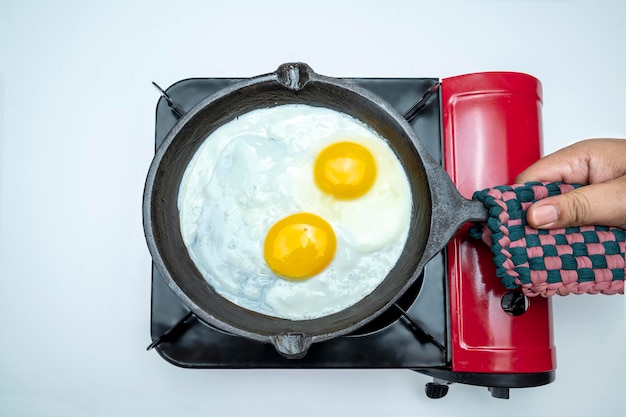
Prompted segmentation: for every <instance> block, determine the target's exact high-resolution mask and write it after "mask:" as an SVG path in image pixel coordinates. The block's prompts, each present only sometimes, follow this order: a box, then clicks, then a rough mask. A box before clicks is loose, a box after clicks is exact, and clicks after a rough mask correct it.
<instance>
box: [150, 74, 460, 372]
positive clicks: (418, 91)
mask: <svg viewBox="0 0 626 417" xmlns="http://www.w3.org/2000/svg"><path fill="white" fill-rule="evenodd" d="M241 80H242V79H236V78H228V79H226V78H205V79H188V80H183V81H179V82H178V83H176V84H174V85H172V86H171V87H169V88H168V89H167V90H163V89H162V88H161V87H159V86H158V85H157V84H156V83H153V85H154V87H155V88H156V89H157V90H158V91H159V92H160V93H161V99H160V100H159V102H158V105H157V110H156V129H155V146H156V147H157V148H158V147H159V146H160V145H161V143H162V142H163V140H164V138H165V136H166V135H167V133H168V132H169V131H170V129H171V128H172V127H173V126H174V125H175V124H176V122H177V120H178V119H179V118H180V117H182V116H183V115H184V114H185V113H186V111H188V110H189V109H191V108H193V106H195V105H196V104H198V103H199V102H200V101H202V100H203V99H204V98H206V97H208V96H209V95H211V94H213V93H215V92H217V91H219V90H221V89H222V88H225V87H227V86H230V85H232V84H234V83H237V82H238V81H241ZM345 80H346V81H348V82H351V83H354V84H356V85H359V86H361V87H363V88H366V89H368V90H370V91H372V92H373V93H375V94H377V95H379V96H380V97H382V98H383V99H385V100H386V101H387V102H389V103H390V104H391V105H392V106H393V107H394V108H395V109H396V110H398V111H399V112H400V113H401V114H404V117H405V118H406V119H407V121H409V123H410V124H411V126H412V127H413V129H415V131H416V133H417V134H418V136H419V137H420V140H421V141H422V143H423V144H424V146H425V147H426V149H427V151H428V152H429V153H430V155H431V156H432V157H433V158H435V159H436V160H438V161H441V160H442V156H441V138H442V134H441V121H440V120H441V115H440V88H439V87H440V83H439V80H438V79H433V78H417V79H415V78H406V79H356V78H353V79H345ZM185 109H187V110H185ZM417 116H419V117H417ZM443 259H444V257H443V256H442V255H441V254H439V255H437V256H436V257H435V258H434V259H433V260H432V261H431V262H430V263H429V264H428V265H427V266H426V268H425V270H424V274H423V276H422V279H421V280H418V282H417V283H416V285H415V286H414V288H412V289H411V290H409V291H407V293H406V294H405V295H404V296H403V297H401V298H400V300H399V301H398V302H397V303H396V305H395V306H394V307H393V308H390V309H389V310H388V311H387V312H385V313H384V314H382V315H381V316H380V317H378V318H377V319H375V320H374V321H372V322H371V323H369V324H368V325H366V326H364V327H363V328H361V329H359V331H358V332H356V333H354V334H352V335H348V336H343V337H339V338H335V339H331V340H328V341H325V342H321V343H314V344H313V345H312V346H311V348H310V349H309V351H308V353H307V355H306V356H305V357H304V358H302V359H298V360H290V359H286V358H284V357H282V356H281V355H279V354H278V353H277V352H276V351H275V349H274V347H273V346H271V345H269V344H264V343H260V342H257V341H254V340H249V339H246V338H242V337H238V336H234V335H231V334H228V333H225V332H223V331H221V330H219V329H215V328H213V327H211V326H210V325H208V324H206V323H204V322H202V321H201V320H199V319H198V318H196V317H195V316H194V315H193V313H191V312H189V311H188V310H187V308H186V307H185V306H184V305H183V304H182V302H181V301H180V300H179V299H178V297H177V296H176V294H175V293H174V292H173V291H172V290H171V289H170V288H169V287H168V286H167V285H166V284H165V281H164V280H163V279H162V277H161V275H160V273H159V271H158V270H157V269H156V267H154V265H153V272H152V311H151V321H152V323H151V334H152V340H153V341H152V343H151V344H150V345H149V346H148V349H152V348H155V349H156V350H157V351H158V352H159V354H160V355H161V356H162V357H163V358H165V359H166V360H168V361H169V362H171V363H173V364H175V365H178V366H182V367H189V368H410V369H416V368H433V367H444V366H446V365H447V364H448V363H449V359H450V358H449V353H448V351H447V349H446V344H447V342H446V340H447V337H448V336H447V328H448V326H447V322H448V321H447V316H446V314H447V313H446V311H447V309H446V306H447V302H448V300H447V296H446V284H445V273H444V270H445V269H444V260H443Z"/></svg>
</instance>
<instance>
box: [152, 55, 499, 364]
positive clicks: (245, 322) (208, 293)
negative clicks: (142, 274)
mask: <svg viewBox="0 0 626 417" xmlns="http://www.w3.org/2000/svg"><path fill="white" fill-rule="evenodd" d="M295 103H303V104H308V105H312V106H318V107H326V108H330V109H334V110H337V111H340V112H343V113H346V114H349V115H350V116H352V117H354V118H356V119H358V120H361V121H362V122H364V123H365V124H367V125H369V126H370V127H371V128H372V129H374V130H375V131H376V132H378V134H379V135H381V136H382V137H384V138H386V139H387V141H388V143H389V145H390V147H391V148H392V149H393V151H394V152H395V154H396V156H397V157H398V159H399V160H400V162H401V164H402V166H403V168H404V170H405V171H406V173H407V176H408V179H409V184H410V188H411V193H412V199H413V209H412V213H411V221H410V226H409V234H408V238H407V241H406V244H405V246H404V249H403V251H402V254H401V256H400V258H399V260H398V262H397V263H396V265H395V266H394V267H393V268H392V269H391V271H390V272H389V274H388V275H387V276H386V277H385V279H384V280H383V281H382V283H381V284H380V285H379V286H378V287H377V288H376V289H375V290H374V291H373V292H372V293H370V294H369V295H368V296H366V297H365V298H363V299H362V300H361V301H359V302H357V303H356V304H354V305H353V306H351V307H348V308H346V309H344V310H342V311H339V312H337V313H334V314H332V315H328V316H324V317H320V318H316V319H310V320H287V319H281V318H276V317H270V316H266V315H263V314H260V313H257V312H254V311H250V310H247V309H244V308H242V307H239V306H237V305H236V304H234V303H232V302H230V301H228V300H227V299H226V298H224V297H222V296H220V295H219V294H218V293H217V292H216V291H215V290H214V289H213V288H212V287H211V286H210V285H209V284H208V283H207V281H206V280H205V279H204V278H203V276H202V275H201V273H200V272H199V271H198V269H197V267H196V266H195V264H194V262H193V261H192V260H191V258H190V256H189V254H188V252H187V248H186V247H185V244H184V243H183V239H182V236H181V231H180V222H179V212H178V207H177V202H178V192H179V186H180V183H181V180H182V177H183V173H184V172H185V169H186V168H187V165H188V164H189V162H190V160H191V158H192V157H193V155H194V154H195V152H196V150H197V149H198V148H199V147H200V145H201V144H202V143H203V141H204V140H205V139H206V138H207V136H209V135H210V134H211V133H212V132H213V131H214V130H215V129H217V128H218V127H220V126H221V125H223V124H225V123H228V122H229V121H231V120H233V119H234V118H236V117H238V116H240V115H242V114H244V113H247V112H250V111H252V110H255V109H258V108H265V107H272V106H278V105H283V104H295ZM486 219H487V211H486V209H485V207H484V205H483V204H482V203H480V202H476V201H471V200H467V199H465V198H464V197H462V196H461V195H460V194H459V192H458V191H457V189H456V187H455V186H454V184H453V183H452V181H451V180H450V178H449V177H448V175H447V174H446V172H445V171H444V169H443V168H442V167H441V166H440V165H439V164H438V163H437V162H435V161H434V160H433V159H432V158H431V157H430V156H429V155H428V153H427V152H426V150H425V148H424V146H423V145H422V143H421V142H420V141H419V139H418V138H417V136H416V134H415V132H414V130H413V129H412V128H411V126H410V125H409V124H408V123H407V122H406V120H405V119H404V118H403V117H402V116H401V115H400V114H399V113H398V112H397V111H396V110H395V109H393V108H392V107H391V106H390V105H389V104H388V103H386V102H385V101H384V100H382V99H381V98H380V97H377V96H376V95H374V94H372V93H371V92H369V91H367V90H364V89H362V88H359V87H357V86H354V85H352V84H349V83H347V82H345V81H343V80H341V79H336V78H331V77H326V76H323V75H320V74H317V73H315V72H314V71H313V70H312V69H311V68H310V67H309V66H308V65H306V64H303V63H288V64H283V65H281V66H280V67H279V68H278V69H277V70H276V71H275V72H273V73H270V74H265V75H260V76H258V77H253V78H250V79H247V80H245V81H242V82H241V83H238V84H235V85H233V86H231V87H228V88H226V89H224V90H221V91H219V92H217V93H216V94H214V95H212V96H209V97H207V98H206V99H204V100H203V101H201V102H200V103H198V104H197V105H196V106H195V107H194V108H193V109H192V110H191V111H189V112H188V113H186V114H185V115H184V116H183V117H182V118H181V119H180V120H179V121H178V123H177V124H176V125H175V126H174V127H173V128H172V130H171V131H170V132H169V133H168V135H167V136H166V138H165V140H164V142H163V144H162V145H161V146H160V147H159V149H158V150H157V151H156V153H155V156H154V159H153V161H152V164H151V166H150V169H149V171H148V176H147V180H146V186H145V191H144V198H143V222H144V231H145V236H146V240H147V244H148V248H149V250H150V253H151V255H152V258H153V261H154V263H155V265H156V267H157V268H158V270H159V272H160V273H161V274H162V276H163V277H164V279H165V281H166V282H167V284H168V286H169V287H170V288H171V289H172V290H173V291H174V292H175V293H176V295H177V296H178V297H179V298H180V299H181V301H182V302H183V303H184V304H185V305H186V306H187V307H188V308H189V309H190V310H191V311H192V312H193V313H194V314H195V315H196V316H197V317H198V318H200V319H201V320H203V321H205V322H206V323H208V324H209V325H212V326H214V327H216V328H218V329H221V330H223V331H226V332H229V333H232V334H235V335H239V336H244V337H248V338H251V339H254V340H259V341H262V342H269V343H272V344H273V345H274V346H275V348H276V350H277V351H278V352H279V353H281V354H282V355H284V356H286V357H288V358H300V357H303V356H304V355H305V354H306V352H307V350H308V348H309V347H310V345H311V344H312V343H315V342H320V341H324V340H327V339H331V338H334V337H338V336H341V335H345V334H348V333H351V332H353V331H355V330H356V329H358V328H359V327H361V326H363V325H365V324H366V323H368V322H369V321H371V320H373V319H374V318H376V317H377V316H378V315H380V314H381V313H382V312H383V311H385V310H386V309H387V308H389V307H390V306H391V305H393V303H394V302H395V301H396V300H397V299H398V298H399V297H400V296H401V295H402V294H403V293H404V292H405V291H407V290H408V289H409V288H410V287H411V285H412V284H413V283H414V282H416V280H417V279H418V278H419V277H420V274H421V273H422V271H423V269H424V266H425V265H426V263H427V262H428V261H429V260H430V259H431V258H432V257H433V256H435V255H436V254H437V253H438V252H439V251H441V249H443V247H444V246H445V245H446V244H447V243H448V241H449V240H450V239H451V238H452V237H453V235H454V234H455V233H456V231H457V230H458V229H459V227H460V226H461V225H463V224H464V223H465V222H467V221H484V220H486Z"/></svg>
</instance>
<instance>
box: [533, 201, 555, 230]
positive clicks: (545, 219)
mask: <svg viewBox="0 0 626 417" xmlns="http://www.w3.org/2000/svg"><path fill="white" fill-rule="evenodd" d="M558 219H559V211H558V210H557V209H556V207H555V206H553V205H550V204H547V205H545V206H539V207H535V208H534V209H533V220H534V221H535V224H536V225H537V227H544V226H548V225H550V224H551V223H554V222H555V221H557V220H558Z"/></svg>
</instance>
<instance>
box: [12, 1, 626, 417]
mask: <svg viewBox="0 0 626 417" xmlns="http://www.w3.org/2000/svg"><path fill="white" fill-rule="evenodd" d="M91 3H92V2H83V1H67V0H59V1H55V2H44V1H39V2H37V1H19V2H18V1H13V2H8V1H3V2H1V3H0V157H1V171H0V172H1V177H0V179H1V181H0V203H1V204H0V236H1V240H0V320H1V322H0V323H1V326H0V341H1V342H0V415H2V416H62V417H77V416H133V417H135V416H155V417H156V416H226V415H232V416H255V415H262V416H265V415H282V414H285V415H298V416H319V415H344V416H353V415H354V416H381V415H386V416H387V415H389V416H391V415H393V416H399V415H426V414H425V413H435V414H430V415H437V416H453V415H454V416H459V415H463V416H479V415H480V416H484V415H495V416H502V415H506V416H509V417H513V416H553V415H567V416H583V415H584V416H586V415H598V416H613V415H623V411H622V410H621V409H622V408H623V406H624V401H623V398H624V382H623V374H624V372H625V371H626V366H625V361H624V353H625V352H626V341H625V333H626V326H625V323H626V320H625V317H624V297H623V296H613V297H607V296H569V297H563V298H554V300H553V307H554V333H555V342H556V345H557V355H558V369H557V380H556V382H554V383H552V384H549V385H547V386H544V387H539V388H532V389H521V390H512V392H511V399H510V400H508V401H504V400H496V399H492V398H491V397H490V396H489V394H488V392H487V390H486V389H485V388H480V387H471V386H463V385H458V384H457V385H454V386H452V388H451V390H450V393H449V394H448V396H447V397H445V398H444V399H441V400H436V401H434V400H429V399H427V398H426V397H425V395H424V393H423V386H424V383H426V382H428V381H429V379H428V378H427V377H425V376H423V375H420V374H415V373H413V372H410V371H402V370H323V371H314V370H289V371H284V370H264V371H261V370H238V371H213V370H185V369H179V368H176V367H174V366H172V365H170V364H168V363H166V362H165V361H164V360H163V359H162V358H161V357H159V355H158V354H157V353H156V352H154V351H153V352H146V351H145V347H146V345H147V344H148V343H149V342H150V335H149V311H150V310H149V309H150V256H149V253H148V250H147V248H146V244H145V240H144V236H143V229H142V222H141V200H142V192H143V185H144V180H145V176H146V173H147V169H148V166H149V164H150V161H151V158H152V154H153V135H154V110H155V105H156V101H157V99H158V94H157V92H156V91H155V90H154V89H153V87H152V86H151V85H150V82H151V81H156V82H158V83H159V84H161V85H162V86H164V87H166V86H169V85H170V84H172V83H173V82H175V81H177V80H180V79H183V78H188V77H213V76H226V77H227V76H240V77H248V76H253V75H258V74H261V73H266V72H270V71H273V70H274V69H275V68H276V67H277V66H278V65H279V64H281V63H283V62H288V61H304V62H307V63H309V64H310V65H311V66H312V67H313V69H314V70H316V71H317V72H319V73H322V74H326V75H332V76H371V77H427V76H438V77H446V76H451V75H457V74H462V73H467V72H475V71H484V70H513V71H521V72H527V73H530V74H533V75H535V76H536V77H538V78H539V79H540V80H541V81H542V83H543V88H544V108H543V117H544V137H545V143H544V150H545V152H551V151H554V150H556V149H558V148H561V147H563V146H565V145H567V144H570V143H572V142H574V141H577V140H579V139H582V138H587V137H596V136H618V137H626V106H625V105H624V98H625V97H626V76H625V73H626V58H625V57H626V53H625V52H626V49H625V48H626V47H625V45H626V28H625V26H624V18H625V17H626V2H622V1H615V2H605V1H566V0H563V1H556V0H555V1H530V0H528V1H513V0H510V1H506V0H500V1H496V0H492V1H463V2H462V1H396V0H385V1H377V2H373V1H361V2H357V1H351V2H341V1H339V0H335V1H325V0H318V1H309V2H304V1H290V2H287V1H264V2H252V1H230V2H210V1H195V2H191V1H115V0H110V1H107V2H100V4H91ZM405 413H406V414H405Z"/></svg>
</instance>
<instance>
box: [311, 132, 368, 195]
mask: <svg viewBox="0 0 626 417" xmlns="http://www.w3.org/2000/svg"><path fill="white" fill-rule="evenodd" d="M313 175H314V177H315V183H316V184H317V186H318V187H319V188H320V189H321V190H322V191H324V192H326V193H328V194H330V195H332V196H334V197H336V198H338V199H341V200H351V199H355V198H358V197H361V196H362V195H364V194H365V193H367V192H368V191H369V189H370V188H371V187H372V185H373V184H374V180H375V179H376V161H375V160H374V156H373V155H372V153H371V152H370V151H369V150H368V149H367V148H366V147H364V146H362V145H359V144H358V143H354V142H338V143H334V144H332V145H330V146H328V147H326V148H324V149H323V150H322V151H321V152H320V153H319V155H318V156H317V159H316V160H315V166H314V168H313Z"/></svg>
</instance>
